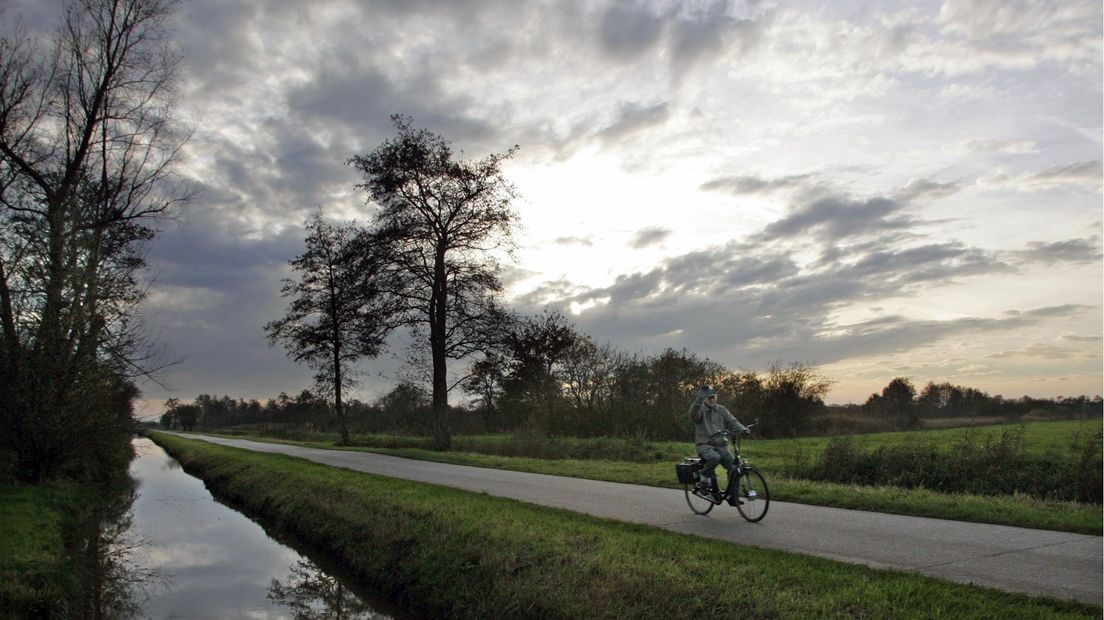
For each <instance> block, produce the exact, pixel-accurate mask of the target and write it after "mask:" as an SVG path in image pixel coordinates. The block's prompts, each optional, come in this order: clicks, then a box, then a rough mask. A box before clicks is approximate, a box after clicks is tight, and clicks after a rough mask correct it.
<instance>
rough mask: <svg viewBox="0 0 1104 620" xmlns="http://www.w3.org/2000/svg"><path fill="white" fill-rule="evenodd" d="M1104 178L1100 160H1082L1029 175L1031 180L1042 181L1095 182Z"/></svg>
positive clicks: (1097, 182)
mask: <svg viewBox="0 0 1104 620" xmlns="http://www.w3.org/2000/svg"><path fill="white" fill-rule="evenodd" d="M1101 178H1104V169H1102V164H1101V162H1100V160H1096V161H1082V162H1077V163H1073V164H1066V165H1063V166H1055V167H1053V168H1048V169H1046V170H1043V171H1040V172H1037V173H1035V174H1033V175H1031V176H1030V177H1028V181H1029V182H1041V183H1095V184H1099V183H1100V182H1101Z"/></svg>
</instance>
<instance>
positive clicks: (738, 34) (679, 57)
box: [669, 0, 760, 81]
mask: <svg viewBox="0 0 1104 620" xmlns="http://www.w3.org/2000/svg"><path fill="white" fill-rule="evenodd" d="M685 6H686V5H684V7H685ZM730 8H731V3H730V2H728V1H727V0H714V1H713V2H711V3H709V4H706V5H698V6H694V7H693V8H692V9H687V13H689V14H687V15H684V16H682V17H681V19H678V20H676V21H675V22H674V23H673V24H672V26H671V27H672V33H671V43H670V52H669V53H670V58H671V71H672V73H673V74H674V79H675V81H680V80H681V79H683V78H685V76H686V74H687V73H688V72H689V71H690V70H691V69H692V68H693V67H694V66H695V65H696V64H698V63H699V62H703V61H705V60H706V59H707V58H709V57H710V56H712V55H716V54H719V53H721V52H722V51H725V50H726V49H727V48H728V47H729V46H730V45H731V46H733V50H734V51H737V52H741V51H745V50H747V49H749V48H751V47H753V46H754V45H755V44H756V43H757V42H758V39H759V35H760V28H759V25H758V23H757V22H755V21H753V20H750V19H740V18H735V17H731V16H730V15H729V13H730Z"/></svg>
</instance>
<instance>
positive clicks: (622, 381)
mask: <svg viewBox="0 0 1104 620" xmlns="http://www.w3.org/2000/svg"><path fill="white" fill-rule="evenodd" d="M544 320H546V321H547V320H551V321H553V322H555V321H558V320H559V319H556V318H555V317H553V316H552V315H546V316H545V317H544ZM532 340H537V339H532ZM572 341H573V344H572V346H571V347H569V348H568V349H567V350H566V351H568V352H565V353H564V354H563V355H560V356H557V357H555V358H554V359H550V358H549V357H547V356H545V357H543V358H542V357H541V356H539V355H529V356H528V359H522V360H521V361H522V362H523V363H519V360H518V357H520V358H526V349H525V348H524V347H522V348H519V351H518V353H519V355H518V356H517V357H515V358H514V359H513V360H508V359H505V358H501V359H494V358H487V360H484V361H482V362H480V363H477V364H475V365H474V366H473V372H472V375H471V376H470V377H469V379H468V380H467V381H466V382H465V388H466V389H467V391H468V393H469V394H471V395H473V396H474V399H473V400H471V401H469V402H468V403H466V404H465V405H462V406H456V407H453V411H452V414H451V419H452V421H453V425H454V430H455V432H457V433H461V434H475V433H484V432H512V431H515V430H518V429H525V430H536V431H539V432H541V433H545V434H548V435H559V436H576V437H595V436H622V437H625V436H637V437H645V438H648V439H657V440H680V439H686V438H687V437H691V436H692V431H693V429H692V426H691V425H690V422H689V420H688V419H687V415H686V412H687V409H688V407H689V405H690V402H691V401H692V399H693V395H694V392H695V391H696V389H697V386H699V385H701V384H704V383H708V384H711V385H714V386H715V387H716V388H717V389H718V391H719V392H720V400H721V403H722V404H724V405H726V406H727V407H728V408H729V409H730V410H731V411H732V412H733V414H735V415H736V417H737V418H739V419H740V420H741V421H743V422H745V423H749V422H751V421H753V420H756V419H758V420H759V421H760V423H761V424H760V427H759V429H758V430H759V434H760V435H761V436H764V437H794V436H800V435H824V434H846V433H853V432H875V431H884V430H900V429H908V428H918V427H919V426H920V425H921V424H922V423H923V421H925V420H931V419H933V418H965V417H971V418H975V417H980V418H988V419H992V418H999V419H1001V420H1006V421H1015V420H1019V419H1022V418H1024V417H1025V416H1032V417H1038V418H1075V417H1091V416H1100V415H1101V414H1102V401H1101V398H1100V397H1099V396H1097V397H1094V398H1089V397H1085V396H1080V397H1072V398H1058V399H1039V398H1031V397H1028V396H1024V397H1022V398H1017V399H1008V398H1004V397H1002V396H990V395H988V394H986V393H985V392H982V391H980V390H976V389H973V388H969V387H964V386H958V385H952V384H949V383H938V384H937V383H928V384H927V385H926V386H925V387H924V388H923V389H922V390H920V391H919V392H917V390H916V389H915V388H914V387H913V386H912V384H911V382H910V381H909V380H908V379H907V378H896V379H894V380H893V381H891V382H890V383H889V384H888V385H887V386H886V387H885V388H884V389H883V390H882V392H881V393H879V394H873V395H871V397H870V398H869V399H868V400H867V401H866V403H864V404H862V405H828V404H825V403H824V401H823V397H824V396H825V395H826V393H827V391H828V388H829V387H830V386H831V381H830V380H828V379H826V378H825V377H823V376H822V375H821V374H820V373H819V372H818V371H817V370H816V369H815V368H813V367H810V366H806V365H803V364H797V363H794V364H789V365H785V366H784V365H781V364H775V365H773V366H771V367H770V368H769V369H768V370H767V372H765V373H762V374H760V373H756V372H752V371H731V370H729V369H726V368H724V367H723V366H722V365H720V364H718V363H716V362H713V361H710V360H708V359H703V358H701V357H699V356H697V355H696V354H694V353H691V352H688V351H685V350H682V351H676V350H673V349H668V350H666V351H664V352H662V353H660V354H658V355H652V356H641V355H627V354H624V353H620V352H617V351H614V350H613V349H611V348H610V347H608V346H606V347H598V346H595V345H594V344H593V343H592V342H591V341H590V339H589V338H586V337H585V336H574V337H573V338H572ZM539 348H540V347H532V348H529V349H527V350H528V352H529V353H530V354H532V353H534V352H535V351H536V350H537V349H539ZM549 361H551V363H549ZM481 364H483V366H484V367H483V368H482V369H481V368H479V366H480V365H481ZM347 414H348V416H349V424H350V430H351V431H352V432H354V433H398V434H407V435H429V434H430V433H431V431H432V411H431V403H430V399H429V393H428V392H427V391H426V390H424V389H421V388H419V387H417V386H415V385H413V384H411V383H401V384H399V385H397V386H396V387H395V388H393V389H392V390H391V391H390V392H388V393H387V394H385V395H383V396H381V397H379V398H377V399H376V400H374V401H372V402H361V401H358V400H353V401H351V402H349V403H347ZM161 424H162V425H163V426H166V427H172V428H183V429H190V430H212V429H218V428H228V427H234V426H241V425H257V426H265V427H267V428H266V430H268V431H269V432H276V433H278V432H280V429H282V428H293V427H294V428H304V427H305V428H310V429H314V430H319V431H335V430H336V421H335V416H334V414H333V410H332V406H331V405H330V403H329V402H328V401H327V400H326V399H323V398H320V397H319V396H317V395H316V394H314V393H312V392H310V391H308V390H304V391H303V392H301V393H300V394H299V395H298V396H289V395H288V394H285V393H281V394H280V395H279V396H277V397H276V398H273V399H270V400H268V401H267V402H264V403H262V402H260V401H258V400H249V401H246V400H240V399H233V398H230V397H228V396H221V397H215V396H210V395H206V394H204V395H201V396H199V397H197V398H196V399H195V400H194V401H192V402H189V403H185V402H181V401H178V400H175V399H174V400H170V401H168V402H167V403H166V412H165V413H164V415H163V416H162V417H161Z"/></svg>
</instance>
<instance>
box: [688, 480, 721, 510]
mask: <svg viewBox="0 0 1104 620" xmlns="http://www.w3.org/2000/svg"><path fill="white" fill-rule="evenodd" d="M685 487H686V503H687V504H689V505H690V510H693V511H694V514H699V515H704V514H709V511H710V510H713V506H716V504H714V503H713V502H712V501H710V500H708V499H706V498H705V497H703V496H702V495H700V494H699V492H698V491H697V490H696V489H695V488H694V487H695V485H693V484H688V485H685Z"/></svg>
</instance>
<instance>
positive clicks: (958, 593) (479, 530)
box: [154, 434, 1101, 619]
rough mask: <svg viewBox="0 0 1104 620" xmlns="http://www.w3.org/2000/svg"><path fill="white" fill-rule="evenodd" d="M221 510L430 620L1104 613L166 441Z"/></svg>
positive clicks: (291, 461)
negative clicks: (288, 539)
mask: <svg viewBox="0 0 1104 620" xmlns="http://www.w3.org/2000/svg"><path fill="white" fill-rule="evenodd" d="M154 439H155V440H156V441H157V442H158V443H159V444H161V445H162V446H163V447H164V448H165V449H166V450H167V451H168V452H169V453H170V454H172V455H173V456H174V457H175V458H176V459H178V460H179V461H180V462H181V463H182V464H183V465H184V467H185V468H186V469H187V470H188V471H190V472H193V473H194V474H196V475H198V476H200V477H201V478H203V479H204V481H205V482H206V483H207V485H208V487H209V488H211V489H212V490H213V492H214V493H215V494H216V495H217V496H219V497H220V498H222V499H225V500H227V501H230V502H232V503H233V504H235V505H237V506H239V507H241V508H242V509H243V510H244V511H245V512H246V513H247V514H251V515H254V516H255V517H259V518H261V519H263V520H264V521H266V522H267V523H269V524H271V525H273V526H275V527H277V528H279V529H282V530H285V531H288V532H291V533H292V534H294V535H295V536H297V537H300V538H302V539H303V540H305V541H306V542H307V543H309V544H310V545H312V546H314V547H316V548H318V549H320V550H322V551H323V552H325V553H327V554H329V555H331V556H332V557H333V558H334V559H335V560H337V561H338V562H340V563H342V564H344V565H345V566H346V567H347V568H348V569H349V570H350V572H351V574H352V575H353V576H354V577H355V578H356V579H357V580H358V581H360V582H362V583H367V584H369V585H370V587H371V588H372V589H374V590H376V591H379V592H381V593H383V594H384V595H386V596H387V597H388V598H390V599H391V600H394V601H396V602H399V603H400V604H402V605H404V606H405V607H407V608H409V609H411V610H412V611H413V612H414V613H415V614H417V615H419V616H427V617H453V618H513V617H522V616H525V617H539V618H592V617H602V618H642V617H651V618H661V617H662V618H668V617H669V618H698V617H755V618H791V617H818V618H831V617H839V618H854V617H881V618H888V617H893V618H935V617H947V618H993V617H1000V618H1032V619H1034V618H1043V617H1047V618H1082V617H1100V613H1101V610H1100V608H1099V607H1096V606H1092V605H1085V604H1080V603H1075V602H1067V601H1058V600H1053V599H1047V598H1035V597H1029V596H1026V595H1021V594H1009V593H1005V592H1000V591H996V590H991V589H986V588H980V587H975V586H966V585H959V584H952V583H948V582H942V581H939V580H936V579H932V578H928V577H923V576H919V575H912V574H906V573H897V572H892V571H882V570H875V569H870V568H866V567H861V566H852V565H848V564H842V563H838V562H832V561H829V560H823V559H819V558H810V557H804V556H797V555H791V554H786V553H782V552H778V551H771V550H763V549H753V548H744V547H738V546H735V545H728V544H713V543H709V542H706V541H703V540H701V539H698V538H695V537H693V536H688V535H683V534H675V533H671V532H664V531H661V530H656V529H653V528H648V527H643V526H637V525H630V524H623V523H618V522H613V521H608V520H603V519H597V518H594V517H588V516H584V515H578V514H575V513H571V512H568V511H563V510H552V509H547V508H542V507H537V506H533V505H529V504H525V503H522V502H517V501H513V500H508V499H503V498H496V497H490V496H487V495H482V494H475V493H469V492H464V491H459V490H456V489H449V488H439V487H431V486H428V485H412V484H410V483H407V482H403V481H400V480H394V479H389V478H383V477H378V476H372V475H368V474H362V473H358V472H353V471H349V470H344V469H336V468H332V467H326V466H323V465H318V464H315V463H311V462H309V461H305V460H302V459H297V458H292V457H287V456H282V455H271V454H262V453H256V452H249V451H245V450H237V449H233V448H226V447H222V446H216V445H213V444H209V443H206V442H202V441H193V440H187V439H181V438H179V437H174V436H167V435H161V434H157V435H154Z"/></svg>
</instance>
